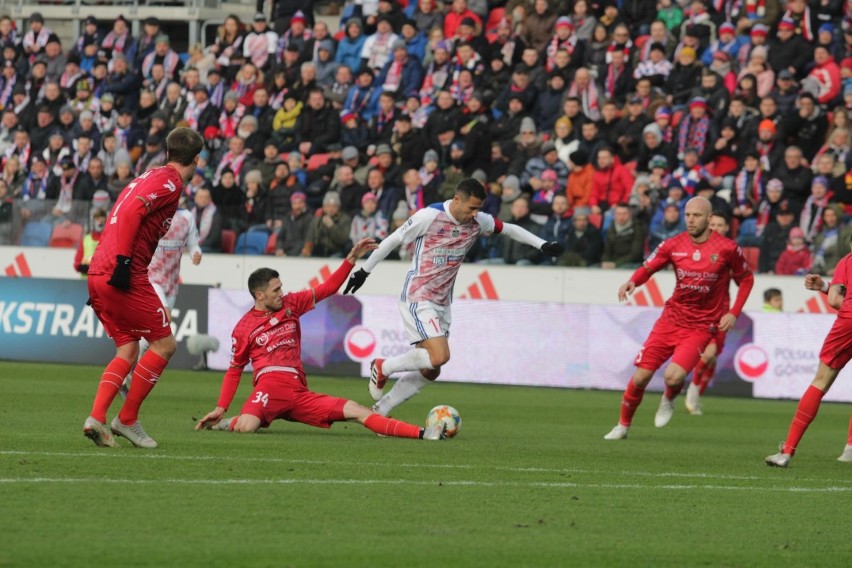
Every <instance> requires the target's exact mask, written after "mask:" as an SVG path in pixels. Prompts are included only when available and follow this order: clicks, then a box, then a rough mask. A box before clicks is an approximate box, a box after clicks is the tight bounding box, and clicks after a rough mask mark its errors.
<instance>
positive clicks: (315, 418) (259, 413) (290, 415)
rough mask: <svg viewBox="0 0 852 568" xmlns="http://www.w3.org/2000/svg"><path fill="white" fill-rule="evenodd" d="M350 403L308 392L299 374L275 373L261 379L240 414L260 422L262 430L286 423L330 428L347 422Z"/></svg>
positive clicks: (341, 399)
mask: <svg viewBox="0 0 852 568" xmlns="http://www.w3.org/2000/svg"><path fill="white" fill-rule="evenodd" d="M346 402H347V400H346V399H345V398H337V397H335V396H329V395H327V394H320V393H316V392H312V391H310V390H308V386H307V384H305V383H304V382H303V381H302V379H301V378H300V377H299V376H298V375H296V374H293V373H287V372H278V371H271V372H269V373H264V374H263V375H261V376H260V380H259V381H257V385H255V387H254V391H253V392H252V393H251V395H250V396H249V398H248V400H247V401H246V403H245V404H244V405H243V408H242V410H241V411H240V412H241V414H250V415H252V416H256V417H258V418H260V422H261V425H262V426H269V425H270V424H271V423H272V421H273V420H278V419H283V420H289V421H291V422H301V423H302V424H307V425H309V426H317V427H318V428H329V427H331V425H332V424H333V423H334V422H340V421H341V420H343V406H344V405H345V404H346Z"/></svg>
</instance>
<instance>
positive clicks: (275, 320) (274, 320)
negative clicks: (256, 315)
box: [269, 317, 278, 325]
mask: <svg viewBox="0 0 852 568" xmlns="http://www.w3.org/2000/svg"><path fill="white" fill-rule="evenodd" d="M269 325H278V318H276V317H271V318H269Z"/></svg>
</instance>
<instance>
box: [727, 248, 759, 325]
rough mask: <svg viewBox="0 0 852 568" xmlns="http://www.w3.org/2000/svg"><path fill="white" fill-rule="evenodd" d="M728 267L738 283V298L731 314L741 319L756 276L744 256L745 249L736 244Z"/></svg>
mask: <svg viewBox="0 0 852 568" xmlns="http://www.w3.org/2000/svg"><path fill="white" fill-rule="evenodd" d="M728 265H729V266H730V268H731V277H732V278H733V279H734V282H736V283H737V297H736V299H735V300H734V305H733V306H731V310H730V313H731V314H733V315H734V316H736V317H739V316H740V314H741V313H742V311H743V307H745V303H746V300H748V295H749V294H751V289H752V288H753V287H754V275H753V274H752V273H751V269H750V268H749V267H748V261H747V260H746V259H745V256H743V249H741V248H740V247H739V246H736V244H734V247H733V253H732V254H731V257H730V260H729V261H728Z"/></svg>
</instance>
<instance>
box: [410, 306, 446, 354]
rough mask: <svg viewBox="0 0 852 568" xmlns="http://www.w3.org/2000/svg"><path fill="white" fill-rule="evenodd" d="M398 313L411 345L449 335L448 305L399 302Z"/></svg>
mask: <svg viewBox="0 0 852 568" xmlns="http://www.w3.org/2000/svg"><path fill="white" fill-rule="evenodd" d="M399 313H400V315H401V316H402V322H403V324H404V325H405V332H406V333H407V334H408V339H409V341H410V342H411V344H412V345H414V344H415V343H420V342H421V341H423V340H426V339H430V338H432V337H449V336H450V323H451V322H452V312H451V310H450V306H439V305H438V304H433V303H432V302H417V303H414V304H409V303H408V302H399Z"/></svg>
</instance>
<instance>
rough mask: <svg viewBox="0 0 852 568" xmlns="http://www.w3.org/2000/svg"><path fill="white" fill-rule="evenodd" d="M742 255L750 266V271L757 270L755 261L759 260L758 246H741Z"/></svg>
mask: <svg viewBox="0 0 852 568" xmlns="http://www.w3.org/2000/svg"><path fill="white" fill-rule="evenodd" d="M742 249H743V256H744V257H745V259H746V262H748V266H749V268H751V270H752V272H757V263H758V261H759V260H760V248H759V247H742Z"/></svg>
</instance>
